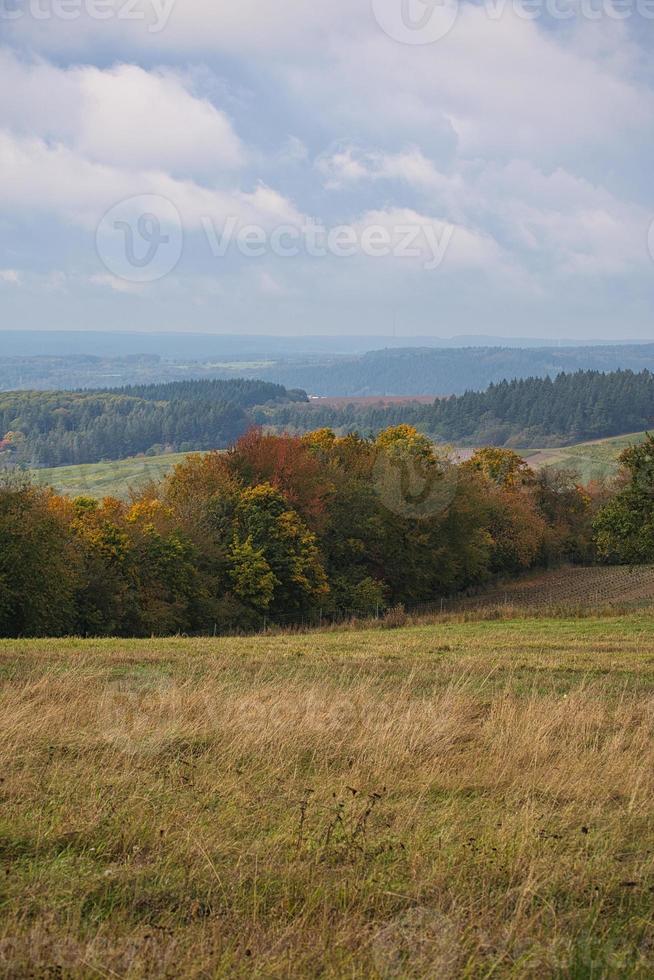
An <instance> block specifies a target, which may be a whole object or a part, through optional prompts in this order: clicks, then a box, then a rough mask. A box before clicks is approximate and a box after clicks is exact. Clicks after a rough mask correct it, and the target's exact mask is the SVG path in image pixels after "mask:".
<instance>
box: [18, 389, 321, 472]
mask: <svg viewBox="0 0 654 980" xmlns="http://www.w3.org/2000/svg"><path fill="white" fill-rule="evenodd" d="M293 400H298V401H306V400H307V396H306V395H305V393H304V392H288V391H286V389H285V388H283V387H281V386H280V385H276V384H271V383H269V382H264V381H251V380H242V379H240V380H230V381H220V380H211V381H180V382H173V383H171V384H163V385H162V384H153V385H141V386H134V387H127V388H118V389H113V390H111V389H108V390H99V391H84V392H82V391H78V392H66V391H63V392H62V391H56V392H38V391H23V392H6V393H0V464H4V465H5V466H6V465H13V466H21V465H22V466H31V467H39V466H67V465H75V464H78V463H96V462H100V461H102V460H118V459H123V458H125V457H127V456H134V455H137V454H139V453H149V454H153V455H154V454H158V453H163V452H186V451H190V450H202V449H221V448H224V447H226V446H228V445H229V444H230V443H232V442H234V441H235V440H236V439H238V437H239V436H240V435H242V434H243V433H244V432H245V431H246V430H247V429H248V427H249V426H250V425H251V418H250V414H249V410H250V409H252V407H253V406H255V405H261V404H279V403H283V402H290V401H293Z"/></svg>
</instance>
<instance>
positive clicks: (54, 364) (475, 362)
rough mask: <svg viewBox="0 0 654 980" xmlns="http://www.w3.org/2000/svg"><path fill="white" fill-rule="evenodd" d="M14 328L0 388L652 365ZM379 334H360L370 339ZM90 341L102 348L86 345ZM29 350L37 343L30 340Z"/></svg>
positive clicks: (606, 352) (410, 347)
mask: <svg viewBox="0 0 654 980" xmlns="http://www.w3.org/2000/svg"><path fill="white" fill-rule="evenodd" d="M11 336H12V335H11V334H7V333H3V332H2V331H0V391H2V390H6V391H11V390H18V389H20V390H36V389H39V390H76V389H80V388H84V389H97V388H116V387H118V386H124V385H135V386H138V387H139V388H142V387H143V386H147V385H151V384H162V383H166V382H173V381H175V382H179V381H183V380H188V379H200V380H212V379H223V380H229V379H236V378H248V379H251V380H254V379H262V380H265V381H268V382H273V383H276V384H281V385H283V386H285V387H286V388H300V389H304V390H305V391H308V392H309V393H310V394H312V395H318V396H325V397H346V398H347V397H364V398H365V397H368V398H374V397H399V398H402V397H407V396H409V397H412V396H413V397H415V396H432V397H436V396H442V395H451V394H462V393H463V392H465V391H468V390H475V391H482V390H484V389H485V388H487V387H488V385H489V384H492V383H494V382H499V381H502V380H504V379H505V378H507V379H511V378H526V377H545V376H550V377H553V376H555V375H557V374H558V373H560V372H561V371H565V372H568V373H571V372H574V371H578V370H597V371H615V370H619V369H631V370H633V371H641V370H642V369H643V368H648V369H650V370H654V344H624V345H615V344H613V345H595V346H584V347H580V346H565V345H557V346H554V345H550V346H542V345H540V344H538V343H536V342H534V345H533V346H532V347H524V346H522V345H521V342H520V341H517V340H516V341H511V342H510V346H509V344H508V343H505V344H504V345H503V346H502V345H499V344H496V343H494V342H493V341H492V340H491V341H489V342H487V343H486V344H485V346H483V347H479V346H475V344H474V342H473V340H471V341H470V343H469V346H467V347H461V346H456V345H455V342H454V341H450V342H446V341H433V342H432V341H423V343H422V346H421V347H417V346H415V344H413V343H409V342H408V341H405V342H404V343H405V346H403V347H398V346H397V341H395V340H389V339H388V338H386V341H385V342H384V346H383V348H380V349H375V348H373V347H372V346H369V347H368V348H367V349H366V348H364V349H361V347H360V345H361V344H364V343H366V338H331V339H330V338H327V339H324V341H321V338H296V339H295V340H294V341H291V340H289V339H288V338H286V339H284V338H268V339H266V338H253V337H244V338H241V339H240V340H239V339H238V338H233V337H226V338H220V337H209V338H206V337H204V338H203V337H197V336H194V335H189V336H188V337H187V338H185V340H184V339H183V338H180V337H178V336H177V335H173V339H172V340H171V339H170V338H167V337H158V335H145V334H143V335H127V336H128V340H126V341H122V342H121V341H120V339H116V337H117V335H107V338H108V339H106V340H102V339H97V340H93V341H89V339H88V338H83V340H81V341H79V344H80V350H77V351H75V347H74V344H75V339H74V337H73V336H72V335H65V337H64V339H63V341H62V346H61V349H60V350H59V352H58V353H57V354H52V353H50V350H51V347H52V341H51V340H49V339H48V338H46V337H44V338H43V350H42V351H41V352H40V353H39V355H38V356H35V354H34V353H33V354H32V355H30V356H27V355H25V354H24V353H23V354H21V355H18V354H16V353H15V351H17V350H24V349H25V346H26V345H25V342H24V341H20V342H19V341H15V342H14V343H13V345H12V343H8V342H7V339H8V337H9V338H11ZM39 336H41V335H39ZM104 336H105V335H97V337H98V338H103V337H104ZM382 341H383V338H378V337H373V338H367V343H368V344H370V345H372V344H373V343H374V342H378V343H379V342H382ZM93 343H96V344H97V346H98V349H99V350H101V351H102V353H96V354H90V353H86V352H84V350H85V349H86V347H88V346H91V347H92V346H93ZM121 343H122V348H121ZM435 344H438V345H440V346H435ZM139 345H141V346H140V349H139ZM82 348H84V350H83V349H82ZM33 349H34V351H36V350H38V348H37V347H36V343H35V342H34V348H33ZM116 349H123V350H124V351H129V352H130V353H125V352H123V353H116ZM11 351H14V354H13V355H12V356H9V352H11ZM112 351H113V353H112Z"/></svg>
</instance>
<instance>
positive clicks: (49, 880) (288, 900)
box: [0, 615, 654, 978]
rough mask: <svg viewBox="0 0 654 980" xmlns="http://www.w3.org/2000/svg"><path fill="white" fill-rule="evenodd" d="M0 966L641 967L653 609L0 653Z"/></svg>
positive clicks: (443, 970) (97, 971) (653, 930)
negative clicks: (569, 617) (609, 615)
mask: <svg viewBox="0 0 654 980" xmlns="http://www.w3.org/2000/svg"><path fill="white" fill-rule="evenodd" d="M0 674H1V676H2V723H3V734H4V737H3V740H2V743H1V747H0V752H1V764H2V769H1V773H0V794H1V799H2V810H1V811H0V819H1V824H0V856H1V859H2V869H1V873H0V887H1V889H2V905H1V917H2V926H1V928H0V975H1V976H4V977H12V978H13V977H34V978H37V977H38V978H41V977H48V978H51V977H52V978H54V977H56V978H68V977H74V978H77V977H89V978H90V977H94V978H95V977H111V978H113V977H121V978H143V977H157V978H159V977H170V978H173V977H198V978H199V977H203V978H206V977H227V976H229V977H240V976H242V977H246V976H247V977H250V976H253V977H285V978H286V977H288V978H291V977H293V978H295V977H348V978H356V977H382V978H386V977H402V978H404V977H430V978H431V977H434V978H447V977H471V978H472V977H480V978H481V977H539V978H540V977H575V978H599V977H610V978H613V977H623V976H624V977H643V978H645V977H651V976H652V975H653V974H654V912H653V905H654V809H653V807H652V798H653V792H654V737H653V736H654V618H652V617H648V616H645V615H633V616H627V617H622V618H619V617H614V618H602V619H600V618H588V619H582V620H549V619H523V620H519V621H518V620H509V621H495V622H490V621H488V622H464V621H462V620H461V619H456V618H455V617H453V618H451V619H450V620H448V619H445V620H443V621H441V622H439V623H437V624H435V625H429V626H419V627H414V628H410V629H405V630H390V629H389V630H368V631H355V630H348V631H342V632H323V633H315V634H308V635H295V636H291V635H286V636H278V637H266V636H260V637H255V638H250V639H219V640H187V639H171V640H150V641H113V640H104V641H92V640H88V641H78V640H57V641H3V642H2V643H0Z"/></svg>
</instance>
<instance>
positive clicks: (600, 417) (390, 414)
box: [254, 371, 654, 449]
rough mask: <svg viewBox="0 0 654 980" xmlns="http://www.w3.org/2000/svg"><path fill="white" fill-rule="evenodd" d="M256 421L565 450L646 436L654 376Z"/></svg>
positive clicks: (554, 382) (296, 412) (530, 382)
mask: <svg viewBox="0 0 654 980" xmlns="http://www.w3.org/2000/svg"><path fill="white" fill-rule="evenodd" d="M254 414H255V419H256V420H257V421H258V422H260V423H263V422H268V423H271V424H274V425H276V426H278V427H280V428H281V429H291V430H294V431H297V432H302V431H307V430H311V429H314V428H318V427H321V426H330V427H333V428H335V429H337V430H339V431H341V432H352V431H358V432H362V433H376V432H379V431H381V430H382V429H384V428H386V427H387V426H391V425H397V424H399V423H407V424H409V425H414V426H416V427H417V428H418V429H420V431H421V432H423V433H425V434H426V435H428V436H430V437H431V438H432V439H435V440H437V441H444V442H451V443H455V444H457V445H461V446H478V445H496V446H509V447H514V448H515V447H519V448H522V449H527V448H530V447H533V446H537V447H548V446H563V445H569V444H570V443H575V442H582V441H585V440H590V439H602V438H605V437H609V436H615V435H622V434H625V433H630V432H636V431H639V430H643V429H647V428H648V427H650V426H651V425H652V423H654V374H652V373H650V372H649V371H641V372H640V373H638V374H635V373H634V372H633V371H613V372H611V373H608V374H605V373H602V372H599V371H577V372H575V373H574V374H559V375H557V377H556V378H549V377H546V378H526V379H514V380H512V381H502V382H500V383H499V384H492V385H491V386H490V387H489V388H488V389H487V390H486V391H484V392H477V391H468V392H466V393H465V394H463V395H453V396H452V397H450V398H442V399H438V400H437V401H435V402H434V403H433V404H427V405H423V404H419V403H413V404H398V405H390V406H382V405H380V406H369V405H366V406H361V405H357V404H356V403H353V404H352V405H348V406H346V407H345V408H332V407H328V406H323V405H321V404H320V402H317V403H316V402H312V403H310V404H309V405H299V406H280V407H278V408H275V409H273V410H271V411H267V410H266V411H257V412H255V413H254Z"/></svg>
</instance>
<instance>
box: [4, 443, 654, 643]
mask: <svg viewBox="0 0 654 980" xmlns="http://www.w3.org/2000/svg"><path fill="white" fill-rule="evenodd" d="M652 446H653V444H652V443H651V442H650V449H652ZM625 486H626V484H625ZM623 491H624V492H625V493H626V490H625V488H624V487H623ZM623 491H621V492H623ZM616 499H617V500H618V501H620V500H621V498H620V497H618V498H615V499H613V500H612V501H609V502H608V504H607V502H606V495H605V493H604V491H603V490H602V489H601V488H600V489H598V488H592V487H591V488H583V487H580V486H579V485H577V483H576V480H575V478H574V475H573V474H571V473H567V472H565V471H549V472H548V471H544V472H541V473H534V472H533V471H532V470H531V469H530V468H529V467H528V465H527V464H526V463H525V462H524V460H522V459H521V458H520V456H518V455H517V454H516V453H514V452H513V451H511V450H507V449H482V450H478V451H477V452H476V453H474V455H473V456H472V458H471V459H470V460H469V461H467V462H464V463H453V462H452V461H451V460H449V459H448V457H447V456H446V455H445V454H443V453H441V452H439V451H438V450H437V449H435V448H434V446H433V444H432V442H431V441H430V440H429V439H427V438H426V437H425V436H424V435H422V434H420V433H419V432H418V431H417V430H416V429H415V428H412V427H410V426H407V425H399V426H395V427H392V428H389V429H387V430H384V431H383V432H381V433H379V434H378V435H377V436H376V437H370V438H363V437H361V436H359V435H355V434H352V435H346V436H342V437H339V436H337V435H336V434H335V433H334V432H333V431H331V430H329V429H322V430H318V431H314V432H311V433H308V434H306V435H304V436H291V435H272V434H266V433H264V432H262V431H260V430H256V429H253V430H250V431H249V432H248V433H246V434H245V435H244V436H242V437H241V438H240V439H239V440H238V441H237V442H236V444H235V445H234V446H233V448H231V449H230V450H229V451H228V452H226V453H216V452H213V453H207V454H196V455H191V456H189V457H187V459H186V460H185V461H184V462H183V463H181V464H180V465H179V466H177V467H176V469H175V470H174V471H173V472H172V473H171V474H170V475H169V476H167V477H166V478H165V479H164V480H163V481H162V482H161V483H158V484H152V485H150V486H149V487H147V488H145V489H143V490H142V491H140V492H139V493H138V494H135V495H133V496H132V498H131V499H130V500H129V501H127V502H123V501H119V500H117V499H113V498H107V499H105V500H103V501H101V502H100V501H96V500H94V499H90V498H87V497H78V498H76V499H71V498H68V497H65V496H60V495H57V494H56V493H55V492H54V491H52V490H48V489H43V488H40V487H37V486H34V485H32V484H31V483H30V482H29V481H28V480H26V479H25V478H24V476H22V475H21V474H20V473H17V472H14V473H13V474H12V473H6V474H5V476H4V478H3V481H2V483H1V484H0V635H3V636H40V635H68V634H76V635H89V636H110V635H120V636H149V635H151V634H156V635H164V634H174V633H178V632H204V633H206V632H211V630H212V629H213V630H216V631H221V632H222V631H227V630H244V631H245V630H251V629H256V628H260V627H261V625H262V623H263V622H264V621H266V622H268V623H271V624H272V623H282V624H283V623H286V622H289V620H292V619H299V618H300V617H302V616H312V615H316V614H317V613H318V612H319V611H320V612H322V613H323V614H324V615H325V616H330V615H333V614H335V613H336V612H337V611H338V610H342V609H346V610H349V611H350V612H352V613H353V614H357V615H361V616H367V615H370V614H372V613H374V612H375V611H376V610H383V609H386V608H389V607H394V606H396V605H398V604H402V603H404V604H409V603H410V604H413V603H417V602H420V601H425V600H431V599H433V598H434V597H436V596H449V595H456V594H457V593H460V592H461V591H462V590H466V589H469V588H475V587H478V586H480V585H483V583H484V582H487V581H489V580H490V579H492V578H493V577H494V576H498V575H512V574H516V573H519V572H521V571H524V570H526V569H530V568H535V567H545V566H548V565H552V564H556V563H559V562H563V561H589V560H593V559H594V558H595V557H597V556H598V554H599V552H598V543H597V533H596V528H599V532H600V537H601V540H600V546H601V548H603V549H604V552H603V554H604V555H605V556H606V557H607V558H610V559H611V560H619V557H620V556H619V554H618V552H619V548H618V543H617V541H618V539H617V538H616V536H615V535H616V533H617V534H618V537H619V533H620V527H621V526H622V524H621V521H622V523H624V521H623V515H618V516H617V517H616V518H615V520H613V519H612V518H611V517H610V514H611V511H610V508H611V507H616V506H619V505H618V504H617V503H616ZM639 500H640V498H639ZM642 504H643V506H646V507H649V509H650V511H651V500H649V501H648V500H644V502H642ZM624 505H625V506H626V507H627V509H629V508H630V507H631V502H630V499H626V498H625V502H624ZM607 507H608V508H609V509H608V510H607V509H606V508H607ZM607 514H608V515H609V516H608V517H607ZM606 521H608V522H609V527H611V528H613V537H612V538H611V539H610V540H609V539H608V538H607V537H606V533H605V532H606V528H605V527H604V524H603V523H602V522H606ZM598 522H599V523H598ZM616 528H617V531H616ZM607 533H608V532H607ZM647 540H648V541H650V542H651V540H652V536H650V538H648V539H647ZM616 549H617V550H616ZM638 554H639V556H640V557H643V554H642V552H638ZM651 557H654V555H653V556H651Z"/></svg>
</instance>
